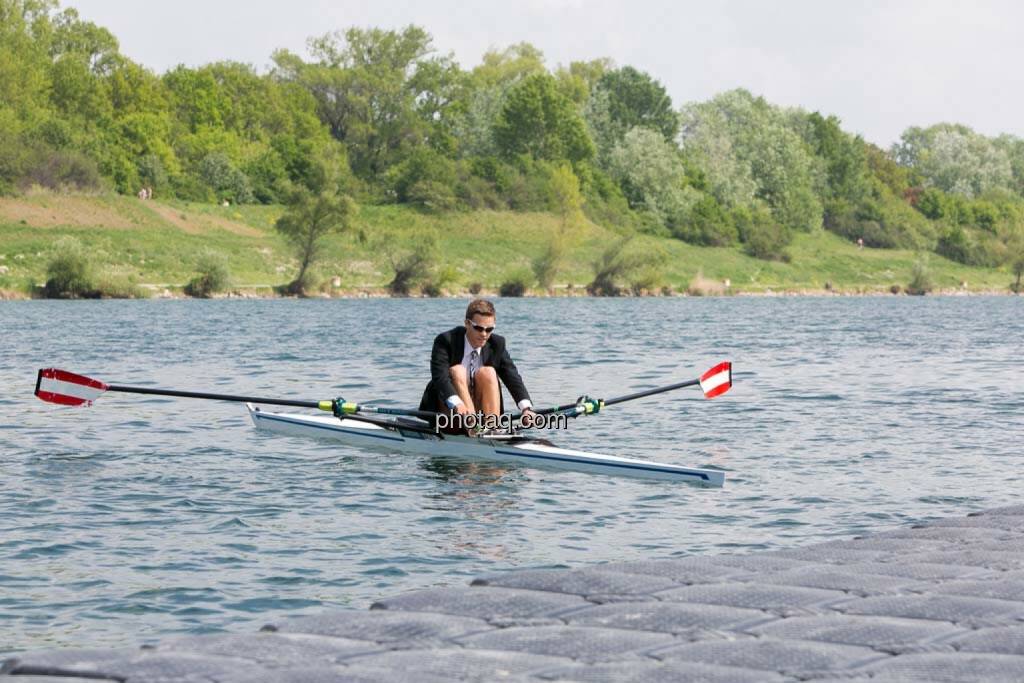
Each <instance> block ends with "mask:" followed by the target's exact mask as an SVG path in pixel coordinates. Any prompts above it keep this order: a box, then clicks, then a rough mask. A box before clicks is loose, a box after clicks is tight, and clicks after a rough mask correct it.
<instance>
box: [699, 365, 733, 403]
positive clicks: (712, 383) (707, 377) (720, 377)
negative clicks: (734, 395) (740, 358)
mask: <svg viewBox="0 0 1024 683" xmlns="http://www.w3.org/2000/svg"><path fill="white" fill-rule="evenodd" d="M731 387H732V363H731V362H729V361H725V362H724V363H719V364H718V365H716V366H715V367H713V368H711V369H710V370H708V371H707V372H705V373H704V374H703V375H701V376H700V388H701V391H703V392H704V397H705V398H714V397H715V396H721V395H722V394H724V393H725V392H727V391H729V389H730V388H731Z"/></svg>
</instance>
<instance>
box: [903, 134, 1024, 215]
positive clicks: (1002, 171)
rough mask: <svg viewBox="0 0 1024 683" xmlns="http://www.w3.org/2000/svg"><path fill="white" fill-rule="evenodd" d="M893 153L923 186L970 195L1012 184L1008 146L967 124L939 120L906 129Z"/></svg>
mask: <svg viewBox="0 0 1024 683" xmlns="http://www.w3.org/2000/svg"><path fill="white" fill-rule="evenodd" d="M892 153H893V156H894V157H895V159H896V161H897V162H899V163H900V164H902V165H903V166H906V167H908V168H911V169H912V170H913V172H914V173H915V175H916V176H917V177H919V178H920V180H921V184H922V185H924V186H925V187H934V188H937V189H940V190H942V191H944V192H949V193H952V194H958V195H962V196H964V197H968V198H971V197H977V196H979V195H982V194H984V193H986V192H988V191H990V190H1008V191H1009V190H1011V189H1012V187H1013V184H1014V175H1013V166H1012V165H1011V162H1010V157H1009V155H1008V154H1007V146H1006V145H998V144H996V143H994V142H993V141H992V140H989V139H988V138H986V137H984V136H983V135H978V134H977V133H975V132H974V131H973V130H971V129H970V128H968V127H967V126H962V125H951V124H946V123H940V124H938V125H935V126H932V127H930V128H916V127H914V128H908V129H907V130H906V131H904V133H903V135H902V136H901V137H900V142H899V143H898V144H896V145H894V146H893V151H892Z"/></svg>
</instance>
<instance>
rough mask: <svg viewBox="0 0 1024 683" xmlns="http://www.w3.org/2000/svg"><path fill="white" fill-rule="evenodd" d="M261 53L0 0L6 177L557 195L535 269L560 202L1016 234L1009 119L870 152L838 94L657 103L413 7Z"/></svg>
mask: <svg viewBox="0 0 1024 683" xmlns="http://www.w3.org/2000/svg"><path fill="white" fill-rule="evenodd" d="M273 62H274V67H273V69H272V70H271V72H270V73H265V74H264V73H260V72H257V71H256V70H255V69H254V68H253V67H251V66H249V65H245V64H238V63H234V62H217V63H213V64H207V65H203V66H199V67H186V66H179V67H176V68H174V69H171V70H169V71H167V72H166V73H164V74H161V75H157V74H154V73H153V72H151V71H149V70H147V69H145V68H143V67H142V66H140V65H138V64H135V63H134V62H132V61H131V60H130V59H128V58H126V57H125V56H124V55H122V54H120V51H119V46H118V42H117V39H116V38H115V37H114V36H113V35H112V34H111V33H110V32H109V31H108V30H106V29H105V28H103V27H101V26H97V25H95V24H93V23H91V22H88V21H85V20H83V19H82V17H81V16H80V15H79V14H78V13H77V12H76V11H75V10H74V9H62V8H61V7H60V6H59V4H58V2H57V1H56V0H0V193H11V192H18V191H21V190H24V189H26V188H28V187H31V186H32V185H41V186H44V187H49V188H54V189H68V188H69V189H89V190H94V189H97V188H104V187H107V188H113V189H115V190H117V191H119V192H122V193H127V194H135V193H137V192H138V191H139V189H140V188H142V187H147V188H152V189H154V191H155V192H156V195H157V196H158V197H160V198H171V197H177V198H181V199H187V200H197V201H206V202H215V201H216V202H221V201H224V200H227V201H230V202H232V203H242V202H263V203H282V202H291V201H292V198H293V197H295V196H306V197H307V198H316V197H321V196H323V197H336V198H337V197H342V196H358V197H360V198H361V200H364V201H368V202H373V203H383V202H400V203H404V204H409V205H413V206H417V207H419V208H421V209H423V210H427V211H449V210H455V209H459V208H472V209H482V208H491V209H498V210H505V209H512V210H516V211H555V212H558V213H559V214H560V216H561V218H562V221H561V227H560V228H559V230H558V231H557V232H556V233H555V234H553V235H552V236H550V243H549V244H545V249H546V251H545V252H544V253H543V254H541V255H540V257H538V260H537V261H536V262H535V264H534V266H535V274H536V275H537V279H538V280H539V281H540V282H541V285H542V286H544V284H545V283H551V282H554V279H555V278H556V277H557V273H558V268H559V263H560V261H561V259H562V257H563V255H564V254H565V253H566V252H567V250H568V249H569V248H570V246H569V245H570V244H571V239H566V238H565V237H564V234H565V233H566V232H567V230H566V227H565V225H566V224H567V218H566V216H567V215H569V214H567V213H566V212H567V211H569V213H571V215H572V216H573V219H572V221H574V222H575V221H577V220H580V218H579V217H580V216H581V215H582V213H581V212H585V213H586V215H587V216H588V217H589V218H590V219H591V220H592V221H595V222H598V223H601V224H604V225H615V226H616V227H617V228H618V229H620V230H622V231H624V232H630V231H633V230H635V229H640V230H646V231H652V232H656V233H660V234H665V235H674V236H676V237H678V238H680V239H683V240H686V241H688V242H691V243H694V244H700V245H715V246H721V247H728V246H731V245H732V246H735V245H736V244H737V242H738V243H739V245H738V246H739V248H740V249H742V250H744V251H745V252H746V253H748V254H751V255H754V256H756V257H758V258H765V259H777V260H785V259H786V258H788V256H787V252H786V248H787V245H788V244H789V242H790V239H791V237H792V235H793V233H794V232H795V231H807V230H814V229H816V228H817V227H818V226H819V225H824V227H826V228H827V229H829V230H831V231H833V232H835V233H836V234H839V235H842V236H843V237H845V238H847V239H849V240H851V241H854V242H856V241H863V243H864V244H865V246H869V247H876V248H892V247H901V248H910V249H916V250H921V251H938V252H939V253H941V254H943V255H946V256H948V257H950V258H953V259H956V260H958V261H962V262H964V263H969V264H976V265H997V266H1000V267H1008V266H1009V267H1012V265H1013V263H1014V258H1015V256H1014V255H1015V254H1016V253H1017V252H1016V251H1015V247H1014V245H1015V242H1014V240H1015V239H1017V236H1019V235H1020V234H1021V233H1022V232H1024V140H1022V139H1021V138H1018V137H1015V136H1010V135H1003V136H1000V137H997V138H987V137H985V136H982V135H979V134H977V133H975V132H974V131H972V130H971V129H970V128H967V127H965V126H961V125H954V124H940V125H937V126H932V127H930V128H909V129H908V130H907V131H906V132H905V133H904V135H903V137H902V139H901V141H900V143H899V144H898V145H896V146H894V147H893V148H892V149H891V150H889V151H883V150H881V149H879V148H877V147H875V146H873V145H870V144H867V143H865V142H864V141H863V140H861V139H860V138H859V137H857V136H855V135H852V134H850V133H848V132H845V131H843V130H842V127H841V122H840V121H839V119H837V118H836V117H834V116H828V115H824V114H819V113H807V112H805V111H802V110H799V109H784V108H781V107H777V106H773V105H771V104H769V103H768V102H766V101H765V100H764V99H763V98H760V97H756V96H754V95H753V94H751V93H749V92H747V91H744V90H733V91H730V92H725V93H722V94H719V95H717V96H715V97H714V98H712V99H710V100H708V101H706V102H699V103H691V104H688V105H686V106H685V107H683V109H682V110H681V111H680V112H674V111H673V110H672V103H671V100H670V99H669V97H668V95H667V94H666V92H665V89H664V88H663V87H662V86H661V84H660V83H659V82H658V81H657V80H656V79H655V78H654V77H653V76H652V75H649V74H646V73H643V72H641V71H639V70H637V69H635V68H633V67H629V66H624V67H621V68H619V67H615V66H614V65H613V64H612V63H611V62H610V61H609V60H607V59H595V60H592V61H589V62H583V61H573V62H570V63H569V65H568V66H567V67H566V66H563V67H558V68H556V69H554V70H551V71H549V70H548V69H547V68H546V66H545V62H544V55H543V54H542V53H541V51H540V50H538V49H537V48H536V47H534V46H532V45H530V44H529V43H518V44H515V45H512V46H510V47H508V48H505V49H501V50H492V51H489V52H487V53H486V54H484V55H483V58H482V60H481V62H480V63H479V64H478V65H476V66H474V67H473V68H471V69H469V70H464V69H462V68H460V66H459V65H458V64H456V63H455V61H454V60H453V58H452V57H451V56H450V55H443V54H439V53H437V52H436V51H435V49H434V47H433V44H432V40H431V37H430V35H429V34H428V33H427V32H426V31H425V30H424V29H422V28H419V27H416V26H408V27H405V28H403V29H400V30H385V29H378V28H351V29H348V30H344V31H338V32H333V33H328V34H326V35H323V36H321V37H318V38H314V39H312V40H310V42H309V53H308V54H306V55H303V56H299V55H296V54H293V53H291V52H288V51H285V50H282V51H278V52H276V53H274V55H273ZM309 201H312V199H309ZM300 203H301V202H300ZM307 203H308V202H307ZM296 206H298V205H294V206H293V207H292V209H291V210H297V209H296ZM568 206H572V207H574V208H571V209H567V208H566V207H568ZM291 210H290V211H291ZM568 232H570V233H571V230H570V231H568ZM303 273H304V275H303V278H306V277H307V276H306V275H305V269H303ZM439 283H440V280H439V279H438V278H436V277H434V278H433V279H432V280H431V282H430V283H427V284H429V285H430V286H432V287H433V288H434V290H437V291H440V286H441V285H440V284H439ZM421 286H426V285H421ZM618 286H625V284H623V283H622V282H620V283H619V285H618ZM434 290H431V291H434Z"/></svg>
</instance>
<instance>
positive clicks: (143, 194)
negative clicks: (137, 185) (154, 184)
mask: <svg viewBox="0 0 1024 683" xmlns="http://www.w3.org/2000/svg"><path fill="white" fill-rule="evenodd" d="M138 196H139V199H142V200H145V199H146V188H142V189H141V190H139V195H138Z"/></svg>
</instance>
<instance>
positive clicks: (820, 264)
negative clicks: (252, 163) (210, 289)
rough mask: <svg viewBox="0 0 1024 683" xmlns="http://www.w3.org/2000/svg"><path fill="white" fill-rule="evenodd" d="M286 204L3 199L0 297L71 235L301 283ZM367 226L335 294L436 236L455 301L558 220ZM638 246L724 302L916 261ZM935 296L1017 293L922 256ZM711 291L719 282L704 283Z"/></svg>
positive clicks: (362, 283) (586, 246) (977, 271)
mask: <svg viewBox="0 0 1024 683" xmlns="http://www.w3.org/2000/svg"><path fill="white" fill-rule="evenodd" d="M282 210H283V209H282V208H281V207H266V206H240V207H220V206H212V205H203V204H189V203H185V202H178V201H170V202H163V201H159V200H151V201H141V200H138V199H136V198H134V197H123V196H117V195H61V194H52V193H32V194H29V195H26V196H23V197H18V198H2V199H0V290H8V291H12V290H14V291H28V289H29V287H30V285H29V283H33V284H37V285H38V284H41V283H42V282H43V281H44V280H45V271H46V265H47V263H48V262H49V261H50V259H52V258H53V256H54V254H55V250H56V246H55V245H56V244H57V242H58V241H59V240H60V239H61V238H63V237H68V236H72V237H75V238H77V239H78V240H80V241H81V242H82V243H83V244H84V245H85V246H86V248H87V249H88V251H89V253H90V254H92V257H93V260H94V263H95V266H96V268H97V270H98V271H100V272H101V273H104V274H106V275H107V276H111V277H118V278H122V279H124V278H127V279H129V280H132V281H134V282H136V283H138V284H142V285H151V286H154V287H156V288H157V289H159V288H163V287H170V288H178V287H181V285H183V284H184V283H185V282H187V281H188V280H189V278H191V277H192V275H193V274H194V267H195V263H196V260H197V258H198V256H199V255H200V254H201V253H202V252H203V251H206V250H213V251H217V252H220V253H222V254H224V255H225V256H226V257H227V259H228V263H229V267H230V271H231V276H232V281H233V284H234V286H235V287H236V288H243V289H258V288H260V287H270V286H274V285H280V284H283V283H286V282H288V281H289V280H290V279H292V278H293V277H294V275H295V272H296V261H295V258H294V256H293V254H292V251H291V249H290V248H289V246H288V245H287V243H285V241H284V240H283V239H282V238H281V237H280V236H279V235H278V234H277V233H276V232H275V230H274V227H273V226H274V222H275V221H276V219H277V218H278V217H279V216H280V215H281V212H282ZM357 222H358V228H360V229H361V230H362V232H364V233H365V234H366V235H368V236H369V237H370V239H369V240H367V241H366V242H365V243H361V242H360V241H359V240H357V239H356V238H355V237H354V236H353V235H336V236H332V237H330V238H329V239H328V241H327V244H326V247H325V249H324V253H323V257H322V260H321V262H320V265H319V266H318V267H317V273H318V276H319V277H320V278H321V279H322V280H324V281H329V280H330V279H331V278H334V277H338V278H340V281H341V288H340V290H339V291H340V292H342V293H356V292H359V291H369V292H378V291H382V290H383V289H384V288H385V287H386V285H387V283H388V282H389V281H390V279H391V278H392V276H393V270H392V267H391V264H390V261H389V259H388V256H387V254H386V253H385V252H384V250H383V249H382V240H380V239H373V238H374V236H380V235H383V234H388V235H392V237H391V238H390V239H389V240H387V244H389V245H391V247H392V248H393V249H397V250H398V251H401V250H402V248H403V246H404V245H405V244H407V242H408V241H410V240H411V238H412V237H413V236H414V235H416V234H422V233H423V232H424V231H433V232H435V233H436V234H437V235H438V238H439V242H440V245H441V252H442V257H441V262H440V265H441V266H442V267H447V268H448V269H449V270H450V271H451V272H452V274H453V276H454V282H452V283H451V284H450V285H449V290H450V291H452V292H453V293H459V292H462V291H465V290H466V289H468V288H469V287H470V286H471V285H472V284H474V283H479V284H480V285H482V286H483V287H484V289H485V290H494V289H497V288H498V287H499V286H500V284H501V283H502V282H504V281H506V280H508V279H510V278H512V277H514V276H515V275H517V274H526V273H529V268H530V263H531V261H532V260H533V259H534V258H536V257H537V256H538V255H540V254H541V253H542V251H543V250H544V245H545V244H546V238H547V235H549V234H550V233H551V232H552V231H554V230H556V229H557V228H558V218H557V217H556V216H553V215H551V214H543V213H512V212H494V211H475V212H459V213H447V214H440V215H432V214H423V213H420V212H417V211H415V210H412V209H409V208H405V207H400V206H364V207H362V208H361V209H360V213H359V216H358V219H357ZM618 237H619V235H618V234H617V233H615V232H614V231H612V230H609V229H606V228H603V227H601V226H598V225H595V224H592V223H587V224H586V225H585V226H584V227H583V229H581V231H580V233H579V235H578V237H577V239H576V240H575V242H574V246H573V248H572V249H571V251H570V253H569V256H568V259H567V262H566V265H565V268H564V269H563V270H562V272H561V274H560V276H559V278H558V280H559V282H560V283H561V287H563V288H564V287H565V286H566V285H567V284H572V285H574V287H575V288H576V290H577V291H579V288H580V287H581V286H582V285H585V284H586V283H588V282H590V281H591V280H592V279H593V275H594V269H593V263H594V262H595V261H596V260H597V259H598V258H599V256H600V255H601V253H602V251H603V250H604V249H605V248H606V247H607V246H608V245H609V244H611V243H612V242H613V241H614V240H616V239H617V238H618ZM637 246H638V247H639V248H642V249H644V250H649V251H650V252H651V253H654V252H657V251H661V252H663V253H664V254H665V255H666V256H667V260H666V261H665V264H666V265H665V266H664V268H663V270H662V274H663V283H662V284H665V285H668V286H669V287H671V288H672V289H673V290H674V291H677V292H682V291H686V290H687V289H688V288H689V287H690V286H691V285H692V284H693V283H694V282H695V278H698V277H700V278H702V280H700V282H702V283H703V285H704V286H702V287H701V288H702V289H705V290H706V291H716V290H720V289H722V288H723V283H724V282H725V281H728V282H729V283H730V287H729V288H728V290H726V291H729V292H733V293H742V292H748V293H749V292H755V293H756V292H767V291H776V292H778V291H795V292H799V291H803V292H821V291H825V290H826V289H829V288H831V289H833V290H836V291H843V292H861V293H867V292H888V291H889V290H890V288H891V287H892V286H893V285H898V286H899V287H901V288H903V287H905V286H906V284H907V283H908V282H909V281H910V279H911V271H912V268H913V265H914V263H915V261H917V260H918V259H919V258H921V255H920V254H916V253H913V252H909V251H900V250H876V249H859V248H858V247H857V246H856V245H855V244H851V243H848V242H846V241H844V240H842V239H840V238H838V237H836V236H835V235H832V234H830V233H827V232H824V231H817V232H814V233H811V234H800V235H798V236H797V238H796V240H795V242H794V243H793V245H792V246H791V247H790V250H789V251H790V253H791V255H792V260H791V262H790V263H778V262H767V261H760V260H757V259H753V258H750V257H748V256H746V255H744V254H743V253H742V252H740V251H739V250H738V249H735V248H707V247H695V246H692V245H688V244H685V243H683V242H680V241H678V240H674V239H665V238H655V237H650V236H641V237H638V238H637ZM927 261H928V267H929V270H930V273H931V276H932V280H933V281H934V283H935V285H936V287H937V288H938V289H939V290H942V291H955V290H959V289H961V288H962V287H961V283H967V285H966V289H967V290H968V291H1004V292H1005V291H1009V290H1008V285H1009V283H1010V281H1011V280H1012V276H1011V275H1010V273H1009V272H1008V271H1007V270H1005V269H1003V270H993V269H982V268H969V267H966V266H962V265H960V264H956V263H953V262H950V261H948V260H946V259H943V258H941V257H938V256H936V255H934V254H932V255H929V256H927ZM709 285H710V286H709Z"/></svg>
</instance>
